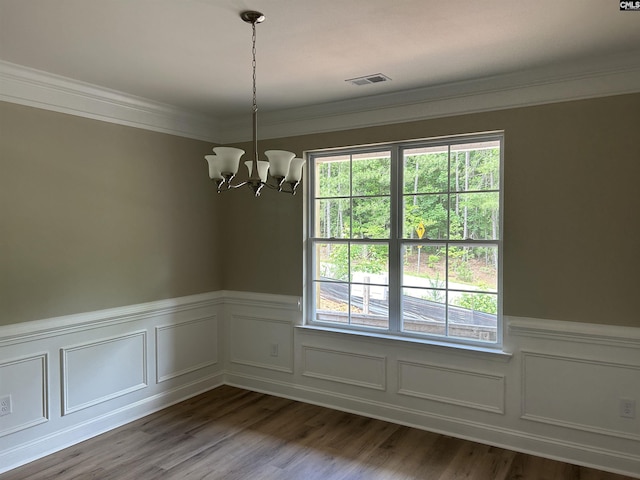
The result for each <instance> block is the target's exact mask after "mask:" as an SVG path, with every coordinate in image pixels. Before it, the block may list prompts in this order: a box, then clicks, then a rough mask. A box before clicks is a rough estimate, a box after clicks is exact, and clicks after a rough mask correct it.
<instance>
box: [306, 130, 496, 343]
mask: <svg viewBox="0 0 640 480" xmlns="http://www.w3.org/2000/svg"><path fill="white" fill-rule="evenodd" d="M487 141H497V142H499V145H500V159H499V162H500V163H499V177H500V178H499V185H498V189H497V192H498V195H499V222H498V224H499V226H498V228H499V232H498V239H496V240H470V239H468V240H451V239H448V238H447V239H446V240H441V239H440V240H428V239H426V240H417V239H415V238H414V239H409V238H403V236H402V225H401V224H402V218H403V191H402V190H403V189H402V185H403V184H404V182H403V178H402V171H403V151H404V150H408V149H413V148H422V147H442V146H459V145H460V144H461V143H476V142H487ZM377 151H390V152H391V185H390V189H391V191H390V198H391V212H390V216H391V220H390V222H391V227H390V236H389V238H388V239H359V238H329V239H327V238H322V237H314V236H313V234H314V225H315V211H314V208H315V207H314V205H315V200H316V196H315V194H316V192H315V187H314V186H315V178H314V174H315V160H316V159H322V158H323V157H331V156H336V155H349V154H351V155H356V154H363V153H368V152H377ZM306 154H307V159H308V168H307V182H306V188H305V201H306V217H307V218H306V220H307V221H306V225H305V230H306V232H305V239H306V242H305V244H306V246H305V264H306V268H305V272H306V273H305V277H306V278H305V289H304V306H305V308H304V311H305V318H304V325H305V326H309V327H313V328H320V329H326V330H330V331H343V332H346V333H355V334H362V335H367V336H375V337H388V338H393V339H396V340H397V339H401V340H407V341H418V342H426V343H437V344H445V345H451V346H472V347H474V346H475V347H479V348H489V349H493V348H495V349H499V348H501V347H502V343H503V311H502V310H503V308H502V306H503V286H502V271H503V223H504V172H503V170H504V132H502V131H496V132H486V133H477V134H472V135H455V136H448V137H438V138H431V139H421V140H411V141H403V142H391V143H384V144H375V145H366V146H353V147H345V148H337V149H323V150H314V151H309V152H306ZM449 161H450V158H449ZM448 185H449V186H448V191H447V193H448V195H451V194H452V193H456V192H455V191H454V190H451V183H450V182H448ZM458 193H460V192H458ZM349 198H351V195H350V196H349ZM331 242H334V243H345V242H347V243H350V244H356V243H368V244H371V243H384V244H388V245H389V328H388V329H384V330H383V329H379V328H370V327H366V326H361V325H353V324H342V323H337V322H335V323H334V322H323V321H319V320H316V319H315V315H316V312H315V300H316V299H315V291H316V290H315V282H314V267H313V266H314V265H315V251H316V249H315V245H316V244H317V243H331ZM416 243H422V244H424V245H429V244H438V245H441V244H446V245H453V246H455V245H456V244H464V245H473V244H476V245H478V246H482V245H491V246H496V247H497V249H498V262H497V263H498V268H497V314H496V341H495V342H487V341H481V340H474V339H469V338H461V337H453V336H449V335H448V333H447V334H445V335H431V334H422V333H415V332H407V331H403V330H402V323H403V322H402V307H401V301H402V300H401V298H402V285H401V278H402V265H401V252H402V248H403V245H405V244H416ZM345 283H348V284H349V285H353V284H354V283H355V284H357V282H354V281H353V280H352V279H351V278H349V280H348V281H347V282H345ZM445 290H447V292H448V291H449V290H452V289H449V287H448V285H447V288H446V289H445ZM447 295H448V293H447ZM445 305H447V302H445ZM446 308H448V305H447V307H446ZM445 318H446V315H445ZM446 325H447V326H446V329H447V331H448V320H447V321H446Z"/></svg>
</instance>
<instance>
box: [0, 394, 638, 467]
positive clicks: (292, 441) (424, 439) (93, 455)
mask: <svg viewBox="0 0 640 480" xmlns="http://www.w3.org/2000/svg"><path fill="white" fill-rule="evenodd" d="M462 478H464V479H469V480H501V479H520V480H534V479H536V480H574V479H581V480H623V479H628V478H629V477H624V476H621V475H614V474H611V473H606V472H601V471H598V470H593V469H589V468H584V467H579V466H575V465H570V464H566V463H562V462H556V461H552V460H546V459H543V458H538V457H534V456H531V455H525V454H521V453H516V452H512V451H509V450H503V449H500V448H495V447H489V446H486V445H482V444H479V443H473V442H468V441H464V440H457V439H454V438H451V437H447V436H444V435H438V434H434V433H429V432H425V431H422V430H417V429H414V428H409V427H403V426H399V425H395V424H391V423H387V422H383V421H380V420H373V419H370V418H366V417H361V416H358V415H352V414H348V413H343V412H338V411H335V410H330V409H327V408H322V407H317V406H313V405H308V404H305V403H300V402H295V401H292V400H287V399H283V398H278V397H273V396H269V395H263V394H259V393H255V392H249V391H246V390H241V389H238V388H234V387H229V386H223V387H220V388H217V389H215V390H212V391H210V392H207V393H204V394H202V395H199V396H197V397H194V398H192V399H190V400H187V401H184V402H182V403H179V404H177V405H174V406H172V407H170V408H167V409H165V410H162V411H160V412H157V413H155V414H152V415H149V416H147V417H144V418H142V419H140V420H138V421H135V422H132V423H130V424H127V425H125V426H123V427H120V428H118V429H116V430H112V431H110V432H108V433H105V434H103V435H100V436H98V437H95V438H93V439H90V440H87V441H85V442H83V443H80V444H78V445H75V446H73V447H70V448H67V449H66V450H62V451H60V452H58V453H55V454H53V455H50V456H48V457H45V458H42V459H40V460H37V461H35V462H32V463H30V464H28V465H25V466H23V467H20V468H17V469H15V470H12V471H10V472H7V473H5V474H3V475H0V480H22V479H29V480H51V479H56V480H72V479H73V480H84V479H100V480H108V479H117V480H129V479H131V480H133V479H135V480H154V479H180V480H183V479H184V480H191V479H207V480H214V479H224V480H236V479H237V480H253V479H260V480H275V479H277V480H316V479H317V480H355V479H359V480H382V479H385V480H400V479H407V480H408V479H421V480H422V479H428V480H453V479H462Z"/></svg>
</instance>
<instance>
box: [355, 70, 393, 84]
mask: <svg viewBox="0 0 640 480" xmlns="http://www.w3.org/2000/svg"><path fill="white" fill-rule="evenodd" d="M390 80H391V79H390V78H389V77H387V76H386V75H383V74H382V73H374V74H373V75H366V76H364V77H357V78H350V79H348V80H345V82H349V83H351V84H352V85H357V86H362V85H371V84H372V83H382V82H388V81H390Z"/></svg>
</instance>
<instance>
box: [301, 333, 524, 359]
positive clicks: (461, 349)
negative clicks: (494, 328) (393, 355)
mask: <svg viewBox="0 0 640 480" xmlns="http://www.w3.org/2000/svg"><path fill="white" fill-rule="evenodd" d="M296 329H300V331H303V332H305V333H306V332H310V333H314V332H318V333H328V334H331V335H333V334H336V335H338V336H345V335H346V336H354V337H360V338H364V339H367V340H376V341H377V340H379V341H381V342H383V343H385V344H389V343H402V344H405V345H425V346H429V347H435V348H438V349H446V350H449V351H450V352H452V353H460V354H465V353H469V354H474V355H475V354H480V355H490V356H493V357H495V358H496V359H500V360H504V361H509V360H510V359H511V357H513V354H512V353H510V352H505V351H504V350H502V349H501V348H500V347H499V346H496V347H483V346H481V345H470V344H464V343H449V342H439V341H437V340H433V339H426V338H416V337H402V336H399V335H389V334H381V333H375V332H369V331H354V330H343V329H341V328H331V327H325V326H320V325H297V326H296Z"/></svg>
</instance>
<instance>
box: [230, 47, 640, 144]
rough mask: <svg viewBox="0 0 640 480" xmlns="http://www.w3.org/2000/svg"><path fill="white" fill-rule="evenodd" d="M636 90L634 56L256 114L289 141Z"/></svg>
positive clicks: (266, 134)
mask: <svg viewBox="0 0 640 480" xmlns="http://www.w3.org/2000/svg"><path fill="white" fill-rule="evenodd" d="M636 92H640V54H639V53H637V52H636V53H633V54H621V55H615V56H609V57H607V58H603V59H599V60H598V61H594V60H588V61H582V62H574V63H567V64H562V65H553V66H547V67H542V68H537V69H530V70H526V71H520V72H517V73H511V74H504V75H496V76H492V77H486V78H480V79H474V80H467V81H461V82H454V83H449V84H444V85H437V86H432V87H426V88H419V89H414V90H408V91H403V92H395V93H389V94H383V95H376V96H369V97H361V98H358V99H353V100H346V101H342V102H333V103H325V104H321V105H314V106H310V107H303V108H297V109H289V110H281V111H277V112H266V113H263V114H261V116H260V136H261V137H262V138H282V137H292V136H296V135H306V134H314V133H325V132H330V131H337V130H347V129H353V128H364V127H372V126H380V125H386V124H394V123H403V122H410V121H417V120H428V119H432V118H442V117H448V116H453V115H463V114H469V113H478V112H486V111H492V110H503V109H507V108H516V107H527V106H533V105H542V104H547V103H557V102H564V101H571V100H583V99H588V98H597V97H606V96H612V95H623V94H628V93H636ZM220 134H221V137H220V138H221V142H222V143H233V142H240V141H247V140H249V139H250V138H251V130H250V124H249V122H248V121H247V119H246V118H245V117H238V118H235V117H234V118H231V119H228V120H227V121H226V122H225V125H224V127H223V128H222V130H221V131H220Z"/></svg>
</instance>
